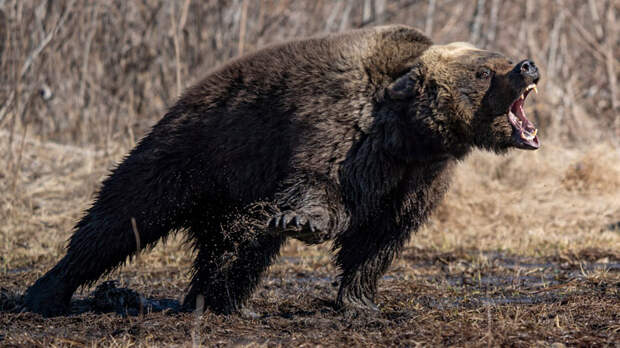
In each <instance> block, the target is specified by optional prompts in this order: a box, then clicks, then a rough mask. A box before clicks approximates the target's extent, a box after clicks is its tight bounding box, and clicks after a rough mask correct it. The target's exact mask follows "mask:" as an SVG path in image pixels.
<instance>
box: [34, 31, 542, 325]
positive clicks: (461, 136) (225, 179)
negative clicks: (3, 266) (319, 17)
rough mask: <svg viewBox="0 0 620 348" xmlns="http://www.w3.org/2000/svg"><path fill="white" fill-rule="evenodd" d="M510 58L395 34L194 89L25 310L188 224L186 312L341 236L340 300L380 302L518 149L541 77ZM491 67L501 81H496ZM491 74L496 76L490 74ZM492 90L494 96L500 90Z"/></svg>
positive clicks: (230, 300) (91, 212) (288, 50)
mask: <svg viewBox="0 0 620 348" xmlns="http://www.w3.org/2000/svg"><path fill="white" fill-rule="evenodd" d="M517 68H518V67H516V68H513V64H512V63H511V62H509V61H508V60H507V59H506V58H505V57H503V56H502V55H500V54H497V53H493V52H488V51H482V50H478V49H476V48H474V47H472V46H470V45H467V44H452V45H445V46H437V45H435V46H434V45H432V43H431V41H430V40H429V39H428V38H427V37H425V36H424V35H422V34H421V33H420V32H419V31H417V30H415V29H413V28H409V27H405V26H384V27H376V28H372V29H364V30H356V31H351V32H346V33H340V34H334V35H328V36H325V37H319V38H310V39H304V40H297V41H293V42H289V43H285V44H281V45H276V46H272V47H268V48H265V49H263V50H260V51H257V52H255V53H252V54H250V55H247V56H244V57H242V58H239V59H236V60H234V61H232V62H229V63H228V64H226V65H224V66H223V67H221V68H219V69H217V70H215V71H213V72H211V73H210V74H209V75H208V76H207V77H206V78H205V79H204V80H203V81H201V82H200V83H198V84H197V85H195V86H194V87H192V88H189V89H188V90H187V91H186V92H185V93H184V94H183V96H182V97H181V98H180V99H179V101H178V102H177V103H176V104H175V105H174V106H173V107H172V108H171V109H170V110H169V111H168V113H167V114H166V115H165V116H164V117H163V118H162V119H161V120H160V121H159V122H158V123H157V124H156V125H155V126H154V127H153V129H152V130H151V132H150V133H149V134H148V135H147V136H145V137H144V138H143V139H142V140H141V141H140V142H139V144H138V145H137V146H136V147H135V148H134V149H133V150H132V151H131V152H130V153H129V155H128V156H127V157H126V158H125V159H124V160H123V161H122V162H121V163H120V164H119V165H118V167H117V168H115V169H114V170H113V171H112V173H111V175H110V176H109V177H108V178H107V179H106V180H105V181H104V182H103V185H102V187H101V189H100V191H99V193H98V195H97V198H96V200H95V201H94V203H93V205H92V207H90V208H89V209H88V210H87V212H86V214H85V216H84V217H83V218H82V220H81V221H80V222H79V223H78V224H77V226H76V229H75V233H74V234H73V236H72V237H71V239H70V242H69V245H68V248H67V254H66V256H64V257H63V258H62V259H61V260H60V262H59V263H58V264H57V265H56V266H55V267H54V268H52V269H51V270H50V271H49V272H48V273H47V274H46V275H44V276H43V277H42V278H41V279H39V280H38V281H37V282H36V283H35V284H34V285H33V286H31V287H30V288H29V289H28V290H27V292H26V294H25V297H24V302H25V305H26V306H27V307H28V308H29V309H30V310H32V311H35V312H39V313H42V314H44V315H57V314H61V313H66V312H67V311H68V309H69V302H70V299H71V296H72V294H73V292H74V291H75V290H76V289H77V288H78V287H79V286H81V285H84V284H90V283H93V282H95V281H96V280H97V279H99V278H100V277H101V276H102V275H103V274H105V273H107V272H109V271H111V270H113V269H115V268H116V267H118V266H119V265H122V264H123V263H124V262H125V261H126V260H127V259H128V257H130V256H131V255H133V254H135V253H136V252H137V249H138V246H137V242H136V236H135V234H134V231H133V228H132V223H131V221H132V219H134V220H135V222H136V225H137V229H138V231H139V240H140V244H139V248H144V247H147V246H150V245H153V244H154V243H156V242H157V241H158V240H160V239H161V238H163V237H165V236H166V235H167V234H169V233H170V232H171V231H173V230H179V229H187V231H188V238H189V239H190V240H191V241H192V243H193V245H194V247H195V248H196V250H197V257H196V261H195V263H194V272H193V278H192V282H191V286H190V289H189V291H188V294H187V296H186V298H185V306H186V308H188V309H191V308H194V307H195V304H196V297H197V296H198V295H199V294H202V295H203V296H204V299H205V304H206V305H207V306H208V307H209V308H210V309H212V310H215V311H217V312H222V313H230V312H232V311H235V310H238V309H240V308H241V307H242V306H243V304H244V302H245V301H246V300H247V298H248V297H249V296H250V295H251V294H252V291H253V290H254V288H255V287H256V286H257V284H258V282H259V281H260V278H261V275H262V274H263V273H264V271H265V270H266V269H267V267H268V266H269V264H270V262H271V260H272V258H273V257H275V256H276V255H277V254H278V252H279V249H280V246H281V245H282V244H283V243H284V242H285V241H286V239H287V238H289V237H293V238H298V239H300V240H303V241H306V242H308V243H321V242H324V241H327V240H333V249H334V252H335V253H336V257H335V260H336V262H337V264H338V265H339V266H340V268H341V269H342V278H341V284H340V291H339V293H338V299H337V304H338V305H339V306H341V307H346V308H364V309H374V308H376V306H375V304H374V297H375V294H376V289H377V281H378V279H379V278H380V276H381V275H382V274H383V273H384V272H385V271H386V269H387V267H388V266H389V265H390V263H391V261H392V260H393V258H394V257H395V256H396V255H397V254H398V253H399V251H400V250H401V248H402V246H403V243H404V242H405V241H406V240H407V238H408V237H409V235H410V233H411V232H412V231H415V230H416V229H417V228H418V227H419V226H420V225H421V224H422V223H423V222H424V221H425V220H426V219H427V217H428V215H429V213H430V212H431V211H432V210H433V208H434V207H435V206H436V205H437V204H438V203H439V202H440V200H441V199H442V197H443V195H444V193H445V192H446V190H447V189H448V183H449V180H450V176H451V173H452V169H453V168H454V166H455V164H456V163H457V161H458V160H459V159H462V158H463V157H464V156H465V155H466V154H467V153H468V152H469V151H470V149H472V148H473V147H480V148H486V149H491V150H495V151H498V152H502V151H505V150H506V149H507V148H509V147H511V146H514V141H513V138H514V129H513V128H512V127H511V125H510V123H509V122H508V119H507V117H506V114H507V111H508V109H509V106H510V103H511V102H512V101H513V100H514V99H515V98H517V97H518V96H519V95H521V92H522V90H523V88H525V86H526V85H527V84H529V83H528V82H530V83H531V81H527V80H526V79H524V78H522V77H521V75H519V74H517V73H515V72H514V71H515V69H517ZM481 69H483V70H484V69H486V70H489V71H491V72H492V73H493V74H492V76H489V74H486V73H483V74H481V73H480V71H481ZM486 70H485V71H486ZM490 96H492V97H490Z"/></svg>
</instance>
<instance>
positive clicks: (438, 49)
mask: <svg viewBox="0 0 620 348" xmlns="http://www.w3.org/2000/svg"><path fill="white" fill-rule="evenodd" d="M471 51H480V49H479V48H476V47H475V46H474V45H472V44H470V43H467V42H452V43H449V44H447V45H433V46H431V47H429V48H428V49H427V50H426V51H424V53H423V54H422V56H421V57H420V59H421V60H422V61H423V62H428V63H431V62H436V61H439V60H445V59H454V58H458V57H459V56H462V55H464V54H467V53H469V52H471Z"/></svg>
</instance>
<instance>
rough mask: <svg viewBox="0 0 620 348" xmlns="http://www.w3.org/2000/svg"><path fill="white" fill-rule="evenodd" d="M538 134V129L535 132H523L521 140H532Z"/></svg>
mask: <svg viewBox="0 0 620 348" xmlns="http://www.w3.org/2000/svg"><path fill="white" fill-rule="evenodd" d="M537 133H538V129H534V132H532V133H529V132H527V131H526V132H522V133H521V138H523V139H525V140H532V139H534V138H535V137H536V134H537Z"/></svg>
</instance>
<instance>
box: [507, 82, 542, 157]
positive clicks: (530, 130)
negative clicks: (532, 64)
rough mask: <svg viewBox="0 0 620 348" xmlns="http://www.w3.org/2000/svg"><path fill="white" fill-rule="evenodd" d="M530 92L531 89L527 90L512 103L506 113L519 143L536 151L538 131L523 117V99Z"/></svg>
mask: <svg viewBox="0 0 620 348" xmlns="http://www.w3.org/2000/svg"><path fill="white" fill-rule="evenodd" d="M530 90H531V89H529V90H527V91H526V92H525V93H523V94H522V95H521V96H520V97H519V98H518V99H517V100H516V101H515V102H514V103H512V105H511V106H510V111H509V112H508V119H509V120H510V123H511V124H512V126H513V128H514V130H515V132H516V133H517V135H518V136H519V138H520V139H519V140H520V142H522V143H523V144H524V145H527V146H528V147H531V148H534V149H537V148H538V147H539V146H540V144H539V142H538V137H537V136H536V133H538V130H537V129H536V127H534V124H532V122H530V120H528V119H527V117H526V116H525V111H524V110H523V104H524V102H525V98H527V95H528V94H529V92H530Z"/></svg>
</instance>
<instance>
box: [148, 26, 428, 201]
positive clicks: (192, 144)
mask: <svg viewBox="0 0 620 348" xmlns="http://www.w3.org/2000/svg"><path fill="white" fill-rule="evenodd" d="M430 45H431V41H430V40H429V39H428V38H426V37H425V36H424V35H422V34H421V33H420V32H419V31H417V30H416V29H413V28H409V27H404V26H385V27H376V28H372V29H363V30H356V31H352V32H348V33H343V34H334V35H328V36H325V37H318V38H309V39H304V40H296V41H291V42H288V43H284V44H278V45H274V46H270V47H267V48H264V49H262V50H259V51H257V52H254V53H251V54H249V55H246V56H244V57H241V58H238V59H235V60H233V61H231V62H229V63H227V64H226V65H224V66H222V67H220V68H217V69H216V70H214V71H213V72H211V73H210V74H209V75H208V76H207V77H206V78H205V79H203V80H202V81H201V82H200V83H198V84H197V85H195V86H193V87H192V88H190V89H188V90H187V91H186V93H185V94H184V95H183V96H182V97H181V99H180V100H179V101H178V103H177V104H176V105H175V106H174V107H173V108H172V109H171V110H170V112H169V113H168V114H167V115H166V116H165V117H164V118H163V119H162V120H161V121H160V122H159V123H158V124H157V125H156V126H155V127H154V128H153V131H152V134H151V135H150V136H152V137H154V138H155V139H154V140H155V141H154V143H155V144H158V143H160V142H158V141H156V139H158V138H162V139H165V146H168V147H169V148H170V152H172V153H173V154H174V156H181V157H188V156H189V157H192V158H196V159H198V161H199V162H200V163H201V166H203V168H202V169H201V171H200V173H201V175H205V176H206V177H208V178H209V183H208V184H209V185H212V186H214V187H217V188H220V189H221V190H222V193H223V194H226V195H230V196H231V199H233V200H240V201H243V202H246V203H247V202H251V201H253V200H255V199H258V198H262V197H269V196H271V195H272V194H273V192H275V190H276V189H277V187H278V185H281V183H282V182H283V181H285V180H291V178H293V179H292V180H294V178H295V177H296V176H299V175H303V174H304V173H310V172H311V173H315V174H319V175H323V176H326V177H329V178H332V179H336V178H337V171H338V167H339V165H340V163H342V161H344V159H345V156H346V153H347V151H348V150H349V149H350V148H351V146H352V144H353V143H354V142H355V141H357V140H359V138H360V136H361V134H362V133H363V132H367V131H369V128H370V127H371V123H372V120H373V118H372V110H373V106H374V104H373V103H374V101H375V99H376V97H377V95H378V93H380V91H382V90H383V89H384V88H385V87H386V86H387V85H388V84H389V83H390V82H391V81H393V80H394V79H395V78H396V77H397V76H398V75H400V74H402V73H404V72H405V71H406V70H407V69H408V67H410V66H411V64H412V62H413V61H414V60H415V59H416V58H417V57H418V56H419V55H420V54H421V53H422V52H423V51H424V50H425V49H426V48H428V47H429V46H430Z"/></svg>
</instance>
